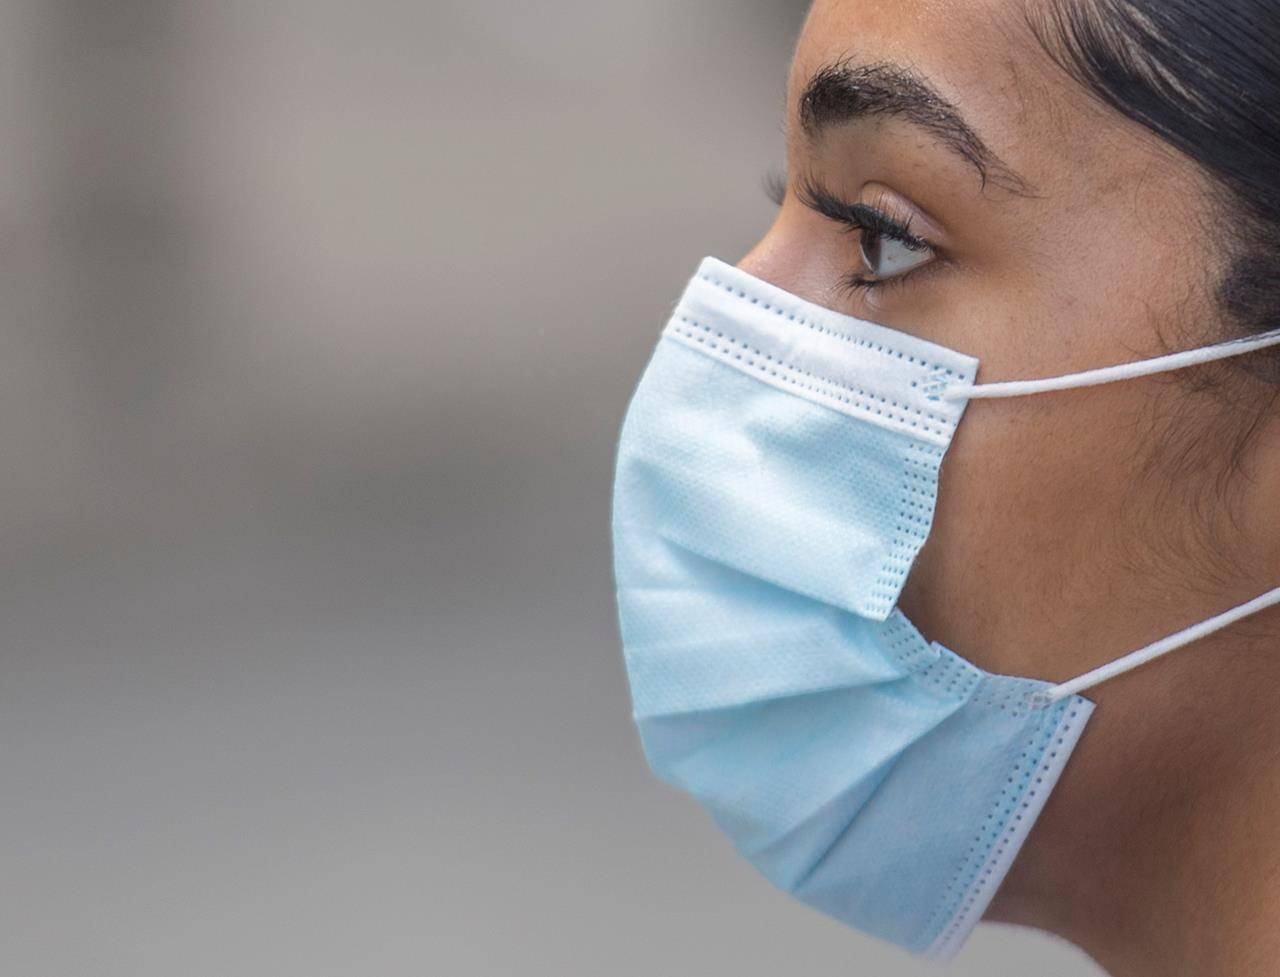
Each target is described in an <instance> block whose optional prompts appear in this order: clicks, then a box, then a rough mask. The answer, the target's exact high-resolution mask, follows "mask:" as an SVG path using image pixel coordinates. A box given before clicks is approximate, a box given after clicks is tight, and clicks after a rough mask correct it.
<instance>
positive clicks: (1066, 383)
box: [938, 329, 1280, 400]
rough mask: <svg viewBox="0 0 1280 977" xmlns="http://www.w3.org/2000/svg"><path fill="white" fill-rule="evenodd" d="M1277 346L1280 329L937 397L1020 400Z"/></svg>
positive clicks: (952, 389) (959, 389)
mask: <svg viewBox="0 0 1280 977" xmlns="http://www.w3.org/2000/svg"><path fill="white" fill-rule="evenodd" d="M1276 345H1280V329H1276V330H1273V331H1271V332H1266V333H1263V334H1262V335H1261V336H1251V337H1246V338H1244V339H1231V340H1228V341H1227V342H1225V343H1218V344H1216V345H1214V346H1202V347H1201V348H1200V349H1189V350H1186V351H1185V352H1182V353H1170V354H1168V355H1167V356H1157V357H1155V358H1153V359H1149V360H1137V361H1136V362H1133V363H1121V364H1119V365H1118V366H1104V367H1102V368H1100V369H1097V370H1085V371H1084V372H1083V373H1068V374H1065V375H1064V376H1060V377H1045V378H1043V379H1040V380H1005V381H1001V382H1000V383H976V384H969V385H964V384H957V385H955V386H949V387H945V388H944V389H943V390H941V391H940V392H939V393H938V396H939V397H942V398H943V399H944V400H977V399H979V398H985V397H1023V396H1025V395H1027V394H1038V393H1045V392H1046V391H1049V390H1071V389H1073V388H1075V387H1095V386H1097V385H1098V384H1101V383H1112V382H1113V381H1116V380H1130V379H1132V378H1134V377H1145V376H1150V375H1151V374H1153V373H1167V372H1169V371H1170V370H1181V369H1184V368H1185V367H1188V366H1197V365H1199V364H1201V363H1211V362H1213V361H1214V360H1225V359H1228V358H1229V357H1232V356H1242V355H1243V354H1245V353H1251V352H1253V351H1254V350H1256V349H1264V348H1266V347H1268V346H1276Z"/></svg>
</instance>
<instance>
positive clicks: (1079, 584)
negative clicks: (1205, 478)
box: [902, 384, 1150, 678]
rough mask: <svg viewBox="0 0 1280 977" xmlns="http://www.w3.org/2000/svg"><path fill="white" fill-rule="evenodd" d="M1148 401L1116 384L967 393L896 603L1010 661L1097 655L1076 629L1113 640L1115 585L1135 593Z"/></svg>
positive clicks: (933, 632)
mask: <svg viewBox="0 0 1280 977" xmlns="http://www.w3.org/2000/svg"><path fill="white" fill-rule="evenodd" d="M1147 403H1148V398H1147V395H1146V392H1145V391H1144V390H1142V389H1139V388H1137V387H1136V386H1135V385H1132V384H1130V385H1125V384H1118V385H1114V386H1108V387H1096V388H1092V389H1087V390H1077V391H1066V392H1062V393H1052V394H1040V395H1036V396H1033V397H1028V398H1018V399H1013V400H1008V401H986V402H981V401H979V402H975V403H973V404H971V405H970V406H969V408H968V410H967V411H966V414H965V417H964V419H963V420H962V421H961V423H960V427H959V430H958V432H957V435H956V438H955V441H954V443H953V444H952V446H951V449H950V451H949V453H948V455H947V459H946V461H945V462H944V464H943V468H942V480H941V486H940V492H939V499H938V508H937V513H936V516H935V521H934V528H933V531H932V533H931V534H930V538H929V542H928V544H927V545H926V546H925V548H924V550H923V552H922V553H921V555H920V557H919V559H918V561H917V563H916V566H915V568H914V569H913V570H912V573H911V576H910V577H909V578H908V581H907V586H906V589H905V591H904V593H903V597H902V606H903V610H904V611H905V612H906V614H907V616H908V617H909V618H911V619H912V620H913V621H914V622H915V623H916V624H917V626H919V627H920V628H921V630H922V631H923V632H924V633H925V634H926V635H928V636H929V637H930V638H933V639H936V640H938V641H940V642H941V643H943V644H944V645H947V646H948V647H950V648H952V649H953V650H955V651H957V652H959V653H961V654H963V655H965V656H966V657H969V658H971V659H972V660H973V661H974V662H975V663H976V664H978V665H980V666H982V667H984V668H988V669H990V670H993V671H999V672H1006V673H1013V674H1023V675H1029V676H1036V677H1044V678H1059V677H1061V678H1066V677H1068V675H1069V674H1070V673H1072V672H1073V671H1075V670H1077V666H1078V665H1080V664H1083V663H1085V662H1087V661H1090V660H1092V658H1093V657H1096V655H1097V650H1096V644H1095V646H1094V647H1093V648H1092V649H1091V648H1090V645H1091V644H1094V642H1093V640H1092V639H1090V638H1089V632H1091V631H1092V632H1094V633H1095V634H1096V635H1097V639H1096V640H1097V641H1098V642H1105V643H1106V644H1107V645H1108V646H1109V645H1110V644H1113V643H1114V642H1115V640H1116V637H1115V634H1116V632H1115V628H1114V622H1111V621H1109V620H1108V619H1109V618H1111V617H1112V615H1113V614H1114V613H1115V607H1116V605H1117V604H1122V603H1123V600H1117V594H1132V593H1134V592H1135V590H1134V588H1135V586H1136V583H1135V579H1134V578H1135V576H1136V573H1137V571H1136V568H1135V561H1134V560H1133V559H1132V554H1133V552H1134V549H1135V547H1136V546H1137V545H1138V542H1137V541H1138V540H1140V539H1141V538H1142V534H1143V532H1144V529H1145V528H1146V526H1147V520H1146V519H1144V518H1143V513H1144V511H1146V506H1145V505H1144V503H1143V501H1142V498H1141V496H1142V494H1143V493H1144V492H1145V491H1146V489H1145V487H1144V486H1145V485H1146V481H1145V479H1144V477H1143V475H1142V470H1143V468H1144V466H1145V464H1146V460H1147V456H1148V454H1149V452H1148V450H1147V442H1149V440H1150V438H1149V431H1150V412H1149V410H1148V409H1147ZM1121 634H1123V631H1121ZM1050 663H1051V664H1050ZM1050 671H1056V672H1059V673H1060V674H1054V675H1051V674H1046V673H1047V672H1050Z"/></svg>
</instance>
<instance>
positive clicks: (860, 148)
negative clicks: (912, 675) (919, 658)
mask: <svg viewBox="0 0 1280 977" xmlns="http://www.w3.org/2000/svg"><path fill="white" fill-rule="evenodd" d="M1028 10H1030V12H1031V13H1032V14H1034V13H1035V12H1036V7H1035V6H1034V4H1033V5H1032V6H1031V7H1027V6H1025V5H1024V3H1022V2H1010V0H945V2H941V0H933V2H929V0H819V2H817V3H816V4H815V6H814V7H813V9H812V11H811V13H810V16H809V18H808V21H807V24H806V26H805V29H804V31H803V34H802V36H801V38H800V41H799V44H798V47H797V50H796V54H795V60H794V65H793V68H792V72H791V76H790V80H789V84H788V100H787V102H788V118H787V146H788V150H787V163H788V190H787V194H786V197H785V199H784V201H783V203H782V206H781V208H780V210H779V212H778V217H777V220H776V222H775V223H774V225H773V226H772V227H771V228H770V229H769V231H768V233H767V234H766V235H765V236H764V238H763V239H762V240H761V241H760V242H759V243H758V244H757V245H756V247H755V248H754V249H752V250H751V252H750V253H749V254H748V255H747V256H746V257H745V258H744V259H743V260H742V261H741V262H740V267H742V268H743V269H744V270H746V271H747V272H749V273H751V274H753V275H755V276H757V277H759V278H762V279H765V280H767V281H770V282H772V283H774V284H776V285H778V286H779V287H781V288H784V289H786V290H787V291H790V292H792V293H795V294H798V295H800V296H802V297H804V298H806V299H809V300H810V301H813V302H816V303H818V304H821V305H824V306H826V307H828V308H832V309H835V310H837V311H840V312H843V313H846V314H848V315H853V316H857V317H859V318H863V319H868V320H871V321H874V322H879V323H882V324H884V325H887V326H889V327H892V328H894V329H899V330H902V331H904V332H908V333H912V334H915V335H919V336H922V337H924V338H926V339H929V340H933V341H935V342H938V343H941V344H943V345H945V346H949V347H952V348H954V349H958V350H962V351H964V352H966V353H969V354H971V355H974V356H976V357H978V358H979V360H980V362H981V368H980V373H979V381H980V382H988V381H996V380H1008V379H1024V378H1034V377H1044V376H1054V375H1059V374H1063V373H1070V372H1075V371H1079V370H1085V369H1090V368H1094V367H1100V366H1107V365H1111V364H1114V363H1120V362H1127V361H1130V360H1133V359H1139V358H1146V357H1149V356H1155V355H1159V354H1161V353H1164V352H1168V351H1171V350H1174V349H1186V348H1192V347H1195V346H1201V345H1207V344H1210V343H1214V342H1219V341H1221V340H1222V339H1224V338H1227V337H1228V335H1229V333H1228V327H1227V325H1226V324H1225V322H1224V321H1223V319H1222V316H1221V313H1220V311H1219V310H1218V309H1217V308H1216V307H1215V305H1214V303H1213V300H1212V287H1213V284H1214V280H1215V276H1216V275H1218V274H1219V273H1220V272H1221V271H1222V264H1221V263H1222V255H1223V253H1224V250H1225V246H1226V242H1225V239H1224V236H1223V234H1224V231H1223V228H1225V227H1228V226H1229V223H1228V222H1227V221H1225V220H1224V218H1223V215H1222V213H1221V212H1220V211H1219V210H1218V209H1217V208H1218V206H1219V205H1218V204H1217V203H1215V199H1214V198H1213V197H1212V196H1211V194H1210V192H1209V191H1210V184H1209V182H1208V180H1207V178H1206V177H1205V176H1204V175H1203V174H1202V173H1201V172H1200V171H1199V170H1198V169H1197V167H1196V165H1195V164H1194V163H1193V162H1192V161H1191V160H1189V159H1188V158H1186V157H1185V156H1182V155H1180V154H1178V153H1177V152H1175V151H1174V150H1172V149H1171V148H1170V147H1168V146H1167V145H1166V144H1163V143H1161V142H1160V141H1158V140H1157V139H1156V138H1155V137H1154V136H1152V135H1150V134H1149V133H1147V132H1146V130H1144V129H1142V128H1141V127H1139V126H1137V125H1135V124H1134V123H1132V122H1130V121H1128V120H1126V119H1124V118H1123V117H1121V116H1120V115H1118V114H1117V113H1115V112H1113V111H1111V110H1109V109H1107V108H1105V107H1103V106H1102V105H1100V104H1099V103H1098V102H1096V101H1095V100H1094V99H1092V98H1091V96H1090V95H1089V94H1088V93H1087V92H1086V91H1085V90H1084V89H1083V88H1082V87H1080V85H1079V84H1078V83H1077V82H1075V81H1073V80H1072V79H1070V78H1069V77H1068V76H1067V75H1066V74H1065V73H1064V72H1063V71H1062V69H1061V68H1059V67H1058V66H1056V65H1055V64H1054V63H1053V61H1052V60H1051V59H1050V58H1049V57H1048V56H1047V55H1046V53H1045V51H1044V49H1043V47H1042V46H1041V45H1040V44H1039V42H1038V41H1037V40H1036V38H1035V36H1034V35H1033V33H1032V32H1031V31H1030V30H1029V29H1028V28H1027V26H1026V23H1025V16H1026V12H1027V11H1028ZM850 57H852V58H855V59H856V60H858V61H866V62H880V61H894V62H898V63H902V64H905V65H909V66H912V67H914V69H915V70H916V72H917V73H918V74H919V75H920V76H921V77H923V78H924V79H926V80H927V81H928V82H929V83H930V84H931V85H933V86H934V87H935V88H937V89H938V90H940V91H941V92H942V94H943V95H944V96H945V97H946V98H947V99H948V100H949V101H950V102H951V103H952V104H953V105H954V106H955V107H957V108H958V109H959V110H960V111H961V112H962V113H963V114H964V116H965V117H966V119H967V120H968V121H969V123H970V125H971V126H972V127H973V129H974V130H976V131H977V132H978V133H979V134H980V136H981V137H982V139H983V140H984V141H985V142H986V143H987V144H988V145H989V146H990V147H991V148H992V150H994V151H995V153H996V154H997V155H998V156H999V157H1000V158H1001V159H1002V160H1003V161H1004V162H1006V163H1007V164H1009V165H1010V166H1011V167H1013V168H1014V169H1016V170H1017V171H1018V172H1019V173H1020V174H1022V175H1023V176H1024V177H1025V178H1027V180H1028V181H1029V183H1030V184H1032V185H1034V187H1035V192H1034V194H1033V195H1032V194H1018V193H1014V192H1011V191H1010V190H1009V189H1008V188H1006V187H1002V186H999V185H997V184H996V182H994V181H989V182H988V183H987V185H986V186H985V187H984V186H983V184H982V181H981V179H980V177H979V176H978V174H977V173H976V172H975V171H974V170H973V169H972V168H971V167H970V166H968V165H966V164H965V163H964V162H963V161H962V160H960V159H958V158H957V157H956V156H954V155H953V154H951V153H949V152H948V151H947V150H946V149H945V148H943V147H942V146H941V145H940V144H939V142H938V141H937V140H936V139H935V138H933V137H932V136H930V135H929V134H928V133H925V132H923V131H921V130H920V129H919V128H917V127H915V126H913V125H911V124H910V123H908V122H905V121H902V120H899V119H891V118H880V119H877V120H861V121H855V122H851V123H849V124H847V125H843V126H840V127H838V128H836V129H833V130H831V131H829V132H827V133H826V134H825V135H823V136H822V137H821V138H818V139H812V138H810V137H808V136H807V135H806V133H805V132H804V131H803V130H802V127H801V125H800V123H799V119H798V116H797V107H796V102H797V99H798V98H799V96H800V93H801V92H802V91H803V89H804V86H805V84H806V82H807V81H808V80H809V78H810V77H811V76H812V75H813V73H814V72H816V71H817V70H819V69H820V68H821V67H823V66H824V65H827V64H830V63H832V62H838V61H840V60H841V59H844V58H850ZM805 173H808V174H811V175H813V176H815V177H816V178H818V179H820V180H821V182H822V183H823V184H824V185H825V186H826V187H827V188H828V189H830V190H832V191H833V192H835V193H837V194H839V195H840V196H841V197H842V198H844V199H846V200H849V201H854V202H856V201H862V202H876V201H881V202H883V201H885V200H890V201H892V202H893V205H894V206H893V210H892V213H893V215H894V216H896V217H898V218H899V219H903V218H905V217H908V216H909V217H911V228H912V230H913V231H915V232H916V233H918V234H920V235H921V236H922V237H924V238H926V239H927V240H929V242H930V243H931V244H933V245H935V246H936V247H937V249H938V253H939V255H942V256H945V260H944V259H943V258H938V259H934V260H935V261H938V264H936V265H934V266H933V267H932V268H928V269H926V268H925V267H924V266H921V267H920V268H918V269H916V270H915V271H914V272H913V273H912V275H911V276H909V277H907V278H904V279H902V281H901V282H900V283H898V284H896V285H895V286H893V287H889V288H881V289H879V290H875V289H873V290H871V291H870V292H862V291H850V290H848V289H846V288H842V287H841V285H840V282H841V279H842V278H843V277H844V276H847V275H849V274H850V273H851V272H859V271H863V272H865V266H863V264H862V262H861V261H860V259H859V251H858V247H857V245H858V240H857V237H858V234H857V232H850V231H848V230H846V229H842V228H841V227H839V226H838V225H837V224H835V223H833V222H832V221H830V220H828V219H827V218H825V217H822V216H820V215H818V214H816V213H814V212H813V211H812V210H810V209H809V208H808V207H806V206H805V204H804V203H803V202H802V201H801V200H800V199H799V198H798V196H797V193H796V181H797V178H798V177H799V175H801V174H805ZM889 194H892V196H889ZM1275 394H1276V391H1275V388H1274V387H1269V386H1267V385H1265V384H1264V383H1262V382H1261V381H1257V380H1254V379H1252V378H1251V377H1250V375H1249V374H1248V373H1247V372H1245V371H1243V370H1241V369H1240V367H1239V365H1230V366H1215V367H1203V368H1197V369H1196V370H1194V371H1188V372H1184V373H1180V374H1177V375H1164V376H1158V377H1152V378H1147V379H1140V380H1131V381H1125V382H1121V383H1115V384H1110V385H1107V386H1102V387H1095V388H1091V389H1086V390H1076V391H1064V392H1059V393H1048V394H1039V395H1036V396H1033V397H1030V398H1018V399H1014V400H993V401H977V402H974V403H972V404H970V405H969V407H968V409H967V412H966V414H965V417H964V420H963V421H962V423H961V424H960V427H959V431H958V433H957V436H956V438H955V441H954V443H953V445H952V447H951V449H950V452H949V454H948V456H947V458H946V461H945V463H944V466H943V469H942V478H941V489H940V497H939V500H938V508H937V514H936V518H935V523H934V529H933V531H932V534H931V536H930V539H929V542H928V544H927V545H926V546H925V548H924V550H923V552H922V553H921V555H920V557H919V559H918V560H917V563H916V565H915V567H914V569H913V571H912V573H911V575H910V578H909V580H908V582H907V586H906V589H905V591H904V593H903V596H902V600H901V605H902V608H903V610H904V611H905V613H906V614H907V616H908V617H909V618H910V619H911V620H912V621H913V622H914V623H915V624H916V625H917V626H918V627H919V628H920V630H921V631H922V632H923V633H924V634H925V635H926V636H927V637H929V638H931V639H934V640H937V641H939V642H941V643H942V644H944V645H946V646H947V647H949V648H952V649H954V650H955V651H957V652H958V653H960V654H962V655H964V656H965V657H967V658H968V659H970V660H971V661H973V662H974V663H975V664H977V665H979V666H981V667H982V668H984V669H988V670H990V671H995V672H1003V673H1007V674H1015V675H1025V676H1033V677H1037V678H1043V679H1047V680H1051V681H1063V680H1066V679H1068V678H1071V677H1074V676H1075V675H1078V674H1080V673H1082V672H1084V671H1087V670H1088V669H1090V668H1092V667H1094V666H1097V665H1099V664H1102V663H1104V662H1106V661H1109V660H1111V659H1114V658H1117V657H1119V656H1120V655H1123V654H1124V653H1125V652H1127V651H1130V650H1133V649H1134V648H1137V647H1140V646H1142V645H1145V644H1147V643H1149V642H1151V641H1153V640H1155V639H1157V638H1159V637H1162V636H1164V635H1166V634H1168V633H1171V632H1173V631H1175V630H1178V629H1181V628H1183V627H1186V626H1188V625H1191V624H1194V623H1196V622H1198V621H1201V620H1203V619H1205V618H1208V617H1211V616H1213V615H1215V614H1217V613H1219V612H1221V611H1223V610H1225V609H1227V608H1229V607H1232V606H1235V605H1237V604H1239V603H1242V602H1244V601H1246V600H1248V599H1250V598H1252V597H1255V596H1257V595H1258V594H1260V593H1263V592H1264V591H1267V590H1270V589H1271V588H1273V587H1275V586H1276V585H1277V584H1280V519H1277V518H1276V506H1277V503H1276V500H1277V499H1280V437H1278V436H1277V435H1278V434H1280V430H1278V426H1277V424H1276V423H1275V416H1276V414H1277V413H1280V410H1277V409H1276V408H1274V407H1272V404H1273V403H1274V398H1275ZM1250 433H1251V437H1246V435H1247V434H1250ZM1086 695H1087V696H1088V697H1089V698H1091V699H1092V700H1093V701H1094V702H1096V703H1097V709H1096V711H1095V713H1094V716H1093V719H1092V720H1091V722H1090V724H1089V726H1088V727H1087V729H1086V731H1085V733H1084V736H1083V739H1082V741H1081V743H1080V745H1079V747H1078V748H1077V750H1076V752H1075V754H1074V755H1073V757H1072V759H1071V761H1070V763H1069V765H1068V766H1067V769H1066V771H1065V773H1064V775H1063V777H1062V779H1061V781H1060V782H1059V785H1058V787H1057V789H1056V790H1055V792H1054V793H1053V795H1052V796H1051V798H1050V800H1049V802H1048V805H1047V807H1046V809H1045V811H1044V813H1043V815H1042V816H1041V818H1040V820H1039V822H1038V823H1037V825H1036V827H1035V828H1034V830H1033V832H1032V834H1031V836H1030V838H1029V839H1028V841H1027V843H1026V845H1025V846H1024V848H1023V850H1022V852H1021V854H1020V855H1019V857H1018V859H1017V861H1016V862H1015V864H1014V866H1013V869H1012V870H1011V872H1010V874H1009V876H1008V877H1007V879H1006V881H1005V883H1004V885H1003V886H1002V888H1001V890H1000V892H999V893H998V895H997V897H996V899H995V901H994V902H993V904H992V906H991V907H990V909H989V911H988V918H989V919H993V920H999V921H1006V922H1013V923H1017V924H1022V925H1026V926H1032V927H1037V928H1041V929H1044V930H1048V931H1051V932H1054V933H1057V934H1059V935H1061V936H1062V937H1065V938H1066V939H1068V940H1071V941H1072V942H1074V943H1075V944H1077V945H1078V946H1080V947H1081V948H1083V949H1084V950H1085V951H1086V952H1088V953H1089V954H1090V955H1091V956H1092V957H1093V958H1094V959H1095V960H1097V961H1098V962H1099V963H1100V964H1101V965H1102V966H1103V967H1104V968H1105V969H1106V970H1107V971H1108V972H1109V973H1111V974H1113V975H1115V977H1145V975H1156V974H1158V975H1161V977H1176V975H1181V974H1187V975H1192V974H1194V975H1197V977H1214V975H1244V974H1248V975H1250V977H1260V975H1261V977H1266V975H1268V974H1280V925H1277V921H1278V920H1280V832H1278V831H1276V830H1275V825H1276V824H1277V823H1278V822H1280V762H1278V759H1280V709H1277V708H1276V704H1277V703H1278V702H1280V614H1277V613H1275V610H1274V609H1273V611H1269V612H1264V613H1262V614H1260V615H1258V616H1256V617H1254V618H1251V619H1249V620H1247V621H1245V622H1242V623H1240V624H1238V625H1236V626H1234V627H1232V628H1231V629H1229V630H1227V631H1224V632H1221V633H1219V634H1217V635H1214V636H1212V637H1210V638H1207V639H1204V640H1202V641H1201V642H1199V643H1197V644H1195V645H1193V646H1191V647H1190V648H1187V649H1185V650H1182V651H1179V652H1177V653H1174V654H1173V655H1170V656H1168V657H1165V658H1162V659H1160V660H1159V661H1157V662H1154V663H1151V664H1148V665H1146V666H1144V667H1142V668H1140V669H1138V670H1136V671H1134V672H1131V673H1129V674H1127V675H1125V676H1122V677H1120V678H1117V679H1115V680H1113V681H1111V682H1109V683H1106V684H1104V685H1102V686H1099V687H1096V688H1094V689H1091V690H1090V691H1089V692H1088V693H1086Z"/></svg>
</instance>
